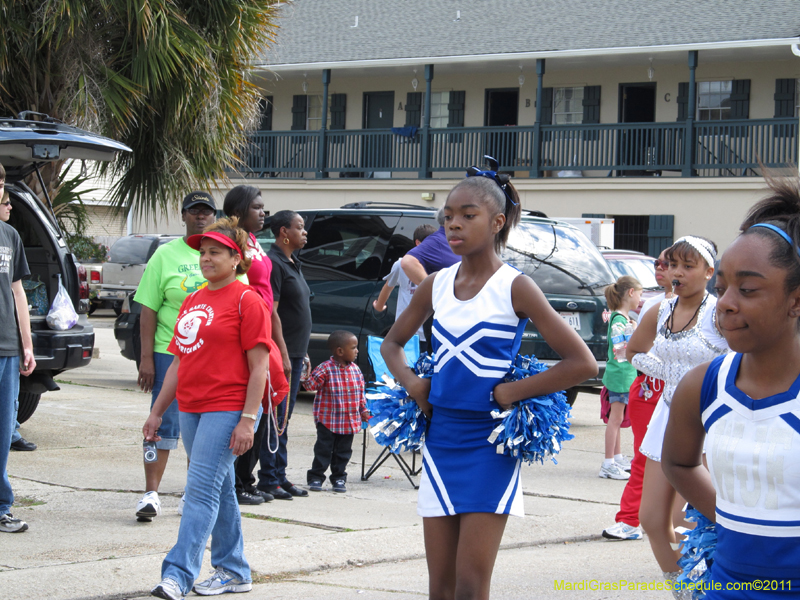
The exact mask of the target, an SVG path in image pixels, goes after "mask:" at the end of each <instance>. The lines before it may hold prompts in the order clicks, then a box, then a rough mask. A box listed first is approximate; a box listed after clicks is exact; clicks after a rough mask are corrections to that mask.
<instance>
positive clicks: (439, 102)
mask: <svg viewBox="0 0 800 600" xmlns="http://www.w3.org/2000/svg"><path fill="white" fill-rule="evenodd" d="M423 98H424V94H423ZM449 103H450V92H431V128H444V127H447V122H448V119H449V118H450V113H449V111H448V108H447V105H448V104H449ZM422 113H423V114H422V122H423V123H424V122H425V105H424V104H423V105H422Z"/></svg>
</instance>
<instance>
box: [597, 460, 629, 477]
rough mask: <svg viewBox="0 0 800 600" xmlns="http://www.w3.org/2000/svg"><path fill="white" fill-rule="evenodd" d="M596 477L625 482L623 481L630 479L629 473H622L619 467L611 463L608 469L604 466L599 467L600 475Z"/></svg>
mask: <svg viewBox="0 0 800 600" xmlns="http://www.w3.org/2000/svg"><path fill="white" fill-rule="evenodd" d="M598 477H600V478H602V479H622V480H625V479H630V477H631V474H630V473H626V472H625V471H623V470H622V469H621V468H620V467H619V465H617V463H615V462H612V463H611V465H609V466H608V467H607V466H605V465H603V466H602V467H600V475H598Z"/></svg>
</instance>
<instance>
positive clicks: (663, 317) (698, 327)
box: [631, 294, 728, 406]
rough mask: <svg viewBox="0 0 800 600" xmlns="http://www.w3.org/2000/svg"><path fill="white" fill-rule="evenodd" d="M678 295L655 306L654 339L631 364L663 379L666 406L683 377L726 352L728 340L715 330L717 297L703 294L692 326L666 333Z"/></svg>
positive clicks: (646, 373) (645, 372)
mask: <svg viewBox="0 0 800 600" xmlns="http://www.w3.org/2000/svg"><path fill="white" fill-rule="evenodd" d="M677 301H678V297H677V296H676V297H674V298H668V299H665V300H663V301H662V302H661V306H659V308H658V326H657V333H656V339H655V340H654V341H653V347H652V348H651V349H650V352H647V353H640V354H637V355H636V356H634V357H633V360H632V361H631V364H632V365H633V366H634V367H636V368H637V369H638V370H639V371H641V372H642V373H644V374H645V375H650V376H652V377H655V378H656V379H663V380H664V394H663V395H662V396H661V397H662V399H663V400H664V403H665V404H666V405H667V406H669V404H670V402H672V395H673V394H674V393H675V388H676V387H678V383H680V381H681V379H683V376H684V375H686V373H688V372H689V371H690V370H691V369H693V368H694V367H696V366H697V365H699V364H702V363H704V362H708V361H710V360H712V359H714V358H716V357H717V356H719V355H720V354H725V353H726V352H728V342H726V341H725V338H724V337H722V334H721V333H720V332H719V330H718V329H717V320H716V308H717V298H716V297H715V296H712V295H711V294H706V299H705V302H704V303H703V305H702V306H701V307H700V310H699V311H698V313H697V322H696V323H695V325H694V327H692V328H691V329H688V330H686V331H679V332H676V333H669V332H667V321H668V320H669V316H670V314H671V313H672V310H673V307H674V306H675V303H676V302H677Z"/></svg>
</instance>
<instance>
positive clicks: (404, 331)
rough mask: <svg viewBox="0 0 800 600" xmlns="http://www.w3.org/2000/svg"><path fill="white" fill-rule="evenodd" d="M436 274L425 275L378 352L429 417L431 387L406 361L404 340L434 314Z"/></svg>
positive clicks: (427, 380)
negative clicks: (433, 298) (433, 294)
mask: <svg viewBox="0 0 800 600" xmlns="http://www.w3.org/2000/svg"><path fill="white" fill-rule="evenodd" d="M435 277H436V274H435V273H434V274H433V275H431V276H429V277H427V278H426V279H425V280H424V281H423V282H422V283H421V284H420V285H419V287H418V288H417V290H416V291H415V292H414V295H413V296H411V302H410V303H409V305H408V308H406V309H405V310H404V311H403V312H402V313H401V314H400V316H399V317H398V318H397V320H396V321H395V322H394V325H392V328H391V329H390V330H389V333H388V334H386V339H384V340H383V344H381V355H382V356H383V359H384V360H385V361H386V366H387V367H389V371H391V372H392V374H393V375H394V376H395V378H396V379H397V380H398V381H399V382H400V385H402V386H403V387H404V388H405V389H406V391H407V392H408V395H409V396H410V397H411V398H413V399H414V400H416V402H417V404H418V405H419V407H420V408H421V409H422V412H424V413H425V414H426V415H428V417H430V416H431V414H432V413H431V410H432V407H431V404H430V402H428V394H429V393H430V391H431V382H430V379H422V378H421V377H418V376H417V375H416V373H414V370H413V369H411V368H410V367H409V366H408V365H407V364H406V354H405V352H404V351H403V348H404V347H405V345H406V342H408V340H410V339H411V337H412V336H413V335H414V334H415V333H417V330H419V328H420V326H421V325H422V324H423V323H424V322H425V320H426V319H427V318H428V317H429V316H431V315H432V314H433V301H432V291H433V280H434V278H435Z"/></svg>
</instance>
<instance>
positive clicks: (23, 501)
mask: <svg viewBox="0 0 800 600" xmlns="http://www.w3.org/2000/svg"><path fill="white" fill-rule="evenodd" d="M42 504H45V501H44V500H37V499H36V498H29V497H28V496H15V497H14V506H18V507H20V508H30V507H31V506H41V505H42Z"/></svg>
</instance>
